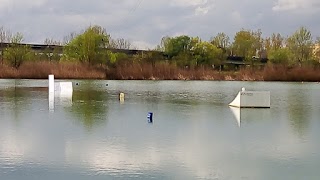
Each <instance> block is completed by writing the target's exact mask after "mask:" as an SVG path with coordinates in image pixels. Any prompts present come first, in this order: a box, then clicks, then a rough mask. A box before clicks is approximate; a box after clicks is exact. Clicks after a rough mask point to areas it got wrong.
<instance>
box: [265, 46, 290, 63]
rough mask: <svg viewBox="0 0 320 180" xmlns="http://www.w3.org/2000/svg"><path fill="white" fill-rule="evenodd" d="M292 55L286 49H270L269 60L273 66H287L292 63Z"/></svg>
mask: <svg viewBox="0 0 320 180" xmlns="http://www.w3.org/2000/svg"><path fill="white" fill-rule="evenodd" d="M292 56H293V55H292V53H291V51H290V50H289V49H288V48H279V49H272V50H270V51H269V60H270V62H271V63H273V64H284V65H288V64H289V63H292V62H291V60H292Z"/></svg>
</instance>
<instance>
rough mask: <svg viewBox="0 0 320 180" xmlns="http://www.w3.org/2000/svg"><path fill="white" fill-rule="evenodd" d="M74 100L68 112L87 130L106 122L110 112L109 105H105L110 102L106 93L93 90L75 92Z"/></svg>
mask: <svg viewBox="0 0 320 180" xmlns="http://www.w3.org/2000/svg"><path fill="white" fill-rule="evenodd" d="M72 99H73V102H72V106H71V107H69V108H67V110H68V112H70V113H71V114H72V115H74V116H75V117H77V118H76V119H77V120H78V121H80V122H81V123H83V125H84V126H85V127H86V128H87V129H92V128H93V127H94V126H99V125H101V124H103V123H105V122H106V119H107V118H106V115H107V112H108V105H107V103H105V101H107V100H108V99H107V93H106V92H104V91H95V90H93V89H87V90H85V91H74V92H73V98H72Z"/></svg>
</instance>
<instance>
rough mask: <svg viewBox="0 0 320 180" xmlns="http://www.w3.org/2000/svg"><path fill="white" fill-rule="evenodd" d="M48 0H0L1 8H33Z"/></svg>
mask: <svg viewBox="0 0 320 180" xmlns="http://www.w3.org/2000/svg"><path fill="white" fill-rule="evenodd" d="M46 1H47V0H24V1H20V0H0V9H12V8H19V9H20V8H33V7H39V6H42V5H44V4H45V3H46Z"/></svg>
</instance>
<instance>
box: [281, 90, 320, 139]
mask: <svg viewBox="0 0 320 180" xmlns="http://www.w3.org/2000/svg"><path fill="white" fill-rule="evenodd" d="M287 94H288V98H287V99H288V113H289V114H288V116H289V119H290V124H291V126H292V128H293V131H294V132H295V133H296V134H297V135H298V136H299V137H303V136H304V135H305V134H306V132H307V131H308V127H309V124H310V116H311V109H313V108H314V107H312V106H311V105H310V104H309V103H308V102H309V101H310V99H309V96H308V95H307V94H306V92H305V91H304V90H303V89H302V90H299V89H298V90H297V89H296V90H295V89H294V90H291V89H290V90H289V91H288V93H287Z"/></svg>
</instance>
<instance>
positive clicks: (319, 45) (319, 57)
mask: <svg viewBox="0 0 320 180" xmlns="http://www.w3.org/2000/svg"><path fill="white" fill-rule="evenodd" d="M313 54H314V58H315V60H316V61H318V62H319V63H320V37H317V39H316V41H315V43H314V47H313Z"/></svg>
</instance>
